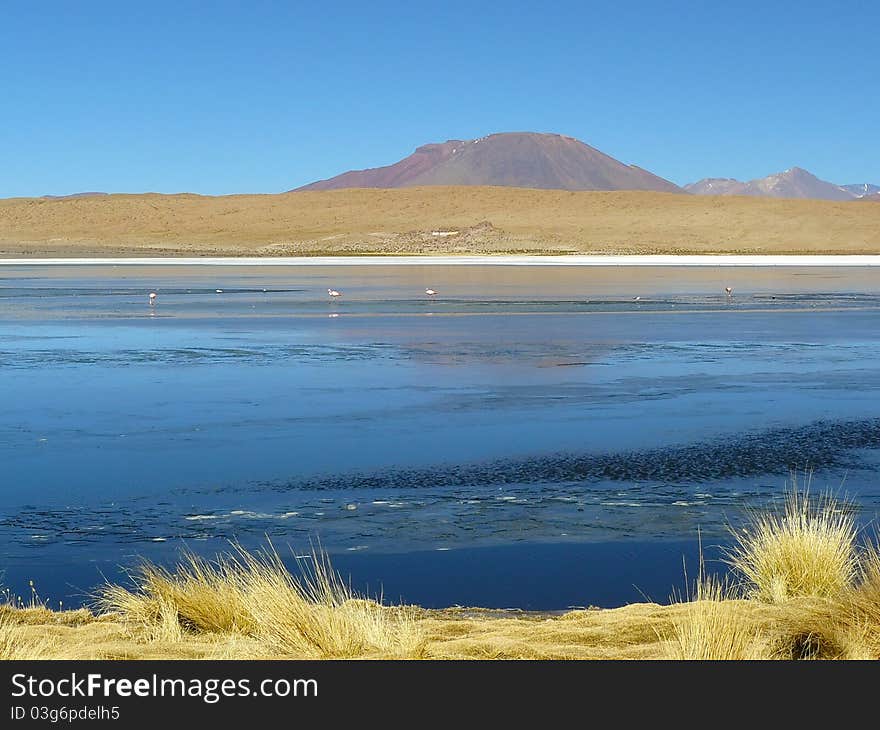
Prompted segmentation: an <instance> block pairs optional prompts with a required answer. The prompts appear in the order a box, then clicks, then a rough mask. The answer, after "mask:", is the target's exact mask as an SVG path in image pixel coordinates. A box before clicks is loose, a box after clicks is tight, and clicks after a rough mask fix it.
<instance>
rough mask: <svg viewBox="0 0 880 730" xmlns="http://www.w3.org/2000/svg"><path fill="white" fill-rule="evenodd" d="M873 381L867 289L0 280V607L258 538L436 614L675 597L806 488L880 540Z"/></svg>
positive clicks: (836, 280) (778, 280) (37, 270)
mask: <svg viewBox="0 0 880 730" xmlns="http://www.w3.org/2000/svg"><path fill="white" fill-rule="evenodd" d="M725 286H732V287H733V290H734V293H733V296H732V297H727V296H726V295H725V294H724V287H725ZM328 287H333V288H336V289H339V290H340V291H342V296H341V297H340V298H339V299H338V300H337V301H330V300H329V299H328V297H327V296H326V290H327V288H328ZM426 287H432V288H434V289H437V290H438V292H439V294H438V295H437V296H436V297H434V298H429V297H426V296H425V295H424V289H425V288H426ZM218 289H220V290H221V291H220V292H218V291H217V290H218ZM151 290H155V291H157V292H158V294H159V296H158V304H157V306H156V307H154V308H151V307H149V306H148V305H147V298H146V294H147V292H149V291H151ZM636 297H638V299H636ZM878 362H880V272H878V271H876V270H870V269H858V268H856V269H827V268H810V269H807V268H773V269H767V268H761V269H759V268H737V269H722V268H721V267H700V268H688V269H684V268H681V269H679V268H670V267H664V268H651V267H638V268H634V267H620V268H610V269H609V268H593V267H552V266H551V267H500V266H443V265H436V264H435V265H425V266H370V267H352V266H319V267H316V266H310V267H303V268H297V267H273V266H265V267H214V266H185V267H183V266H181V267H174V266H162V267H149V266H127V265H115V266H76V267H69V266H57V267H56V266H14V267H13V266H5V267H4V266H0V403H2V412H0V465H2V466H0V468H2V472H0V490H2V502H0V550H2V554H3V555H4V566H5V568H6V580H5V582H6V584H8V585H10V586H12V588H13V589H14V590H16V591H18V592H22V589H21V586H22V585H24V586H26V585H27V583H26V580H27V579H29V578H33V579H34V580H35V581H36V583H37V586H38V588H39V589H40V591H41V593H43V594H44V595H48V596H50V597H51V598H53V599H59V598H63V599H64V600H65V602H66V603H68V604H69V603H70V602H71V601H76V600H81V599H82V595H83V594H84V593H85V592H87V591H88V589H89V588H90V587H91V586H93V585H94V584H95V583H96V582H97V581H99V580H100V579H101V575H102V574H106V575H108V576H109V577H115V574H116V570H117V566H118V565H120V564H126V565H130V564H132V562H134V561H135V560H136V559H137V557H138V556H144V557H149V558H153V559H156V560H168V559H170V558H171V557H173V555H175V554H176V553H177V552H178V551H179V549H180V548H181V547H183V546H187V547H189V548H190V549H193V550H195V551H198V552H203V553H205V554H213V553H215V552H216V551H217V550H221V549H223V548H224V547H225V546H226V545H227V541H228V540H230V539H238V540H240V541H241V542H243V543H244V544H246V545H257V544H259V543H260V542H261V541H263V540H264V539H265V536H267V535H268V536H270V537H271V539H272V540H273V541H274V543H275V544H276V545H278V546H285V545H287V544H289V545H291V547H292V548H293V551H294V552H306V551H307V550H308V547H309V541H310V540H316V539H319V540H320V541H321V543H322V544H323V545H324V547H325V548H326V549H328V550H329V551H330V552H331V553H332V554H333V556H334V560H335V562H336V563H337V564H338V565H339V566H340V567H342V568H343V570H346V571H348V570H350V571H351V572H352V573H353V574H354V578H355V582H356V583H359V584H360V583H367V582H368V583H369V585H370V586H371V588H373V589H374V590H376V589H378V588H379V587H380V586H382V587H384V589H385V594H386V596H389V597H393V598H398V597H402V598H403V599H405V600H411V601H415V602H419V603H422V604H424V605H447V604H449V603H453V602H459V603H471V604H474V603H479V604H481V605H517V606H521V607H528V608H541V609H553V608H564V607H566V606H568V605H589V604H597V605H614V604H616V603H623V602H626V601H630V600H639V598H641V597H642V594H647V595H650V596H651V597H652V598H655V599H659V600H663V599H664V598H666V597H667V596H668V593H669V592H670V591H671V590H672V588H673V587H678V588H681V587H682V584H683V574H682V563H681V557H682V554H685V555H687V556H689V557H690V558H691V559H693V557H694V555H695V552H696V535H697V531H698V530H699V531H700V532H701V534H702V536H703V541H704V543H706V544H707V545H712V544H715V543H718V542H722V541H723V540H724V538H725V526H726V525H727V524H728V523H731V522H732V523H736V522H737V521H738V520H739V519H741V517H742V512H743V509H744V508H746V507H749V506H757V507H761V506H765V505H767V504H768V503H769V502H772V501H773V500H775V499H778V498H779V497H780V496H781V494H782V490H783V488H784V485H785V483H786V480H787V479H788V477H789V474H790V472H791V471H792V470H797V471H798V472H800V473H801V474H802V473H803V472H804V471H805V470H812V472H813V476H812V481H813V488H814V489H832V490H835V491H838V492H842V493H846V494H847V495H849V496H850V497H851V498H852V499H853V500H854V502H855V503H856V504H857V506H858V507H859V508H860V519H861V520H862V521H863V522H864V523H866V524H867V523H868V522H870V521H871V520H873V518H874V515H875V513H876V511H877V509H878V506H880V485H878V480H877V476H878V475H877V472H876V468H877V466H878V464H880V460H878V457H880V450H878V447H880V420H878V419H880V409H878V404H880V398H878V388H880V365H878ZM709 551H710V554H711V553H712V550H711V548H709ZM563 568H564V570H563ZM520 578H521V579H520ZM615 585H618V586H619V587H618V588H615V587H614V586H615ZM634 586H635V588H634ZM455 596H460V597H459V598H456V597H455Z"/></svg>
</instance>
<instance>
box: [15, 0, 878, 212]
mask: <svg viewBox="0 0 880 730" xmlns="http://www.w3.org/2000/svg"><path fill="white" fill-rule="evenodd" d="M878 38H880V4H878V3H876V2H859V1H858V0H851V1H849V2H845V3H832V2H824V3H815V4H814V3H810V2H808V1H803V0H802V1H801V2H772V1H770V2H767V1H766V0H765V1H764V2H751V1H746V2H743V1H740V2H736V3H702V2H693V3H684V2H665V3H660V2H640V1H639V0H632V1H631V2H628V3H609V2H602V3H595V4H591V3H589V2H583V1H581V2H557V3H554V4H547V5H544V4H539V3H535V2H534V1H533V0H531V1H529V2H518V1H513V2H510V1H508V2H504V3H497V4H495V5H493V6H488V7H487V6H486V5H485V4H481V3H474V2H466V3H465V2H457V1H453V2H444V3H419V2H412V1H410V2H384V1H382V0H376V1H374V2H366V3H362V2H337V3H333V2H325V3H297V2H292V1H291V2H267V1H263V0H256V1H254V0H252V1H250V2H245V1H244V0H242V1H241V2H224V1H222V0H215V1H214V2H188V1H187V0H175V1H174V2H166V1H165V0H154V1H153V2H150V3H133V2H132V3H128V2H119V1H118V0H116V1H114V2H100V1H90V0H84V1H83V2H76V3H75V2H53V1H47V2H30V3H28V2H17V3H5V4H4V8H3V11H2V16H0V48H2V56H0V59H2V63H0V197H9V196H18V195H43V194H46V193H54V194H66V193H72V192H76V191H85V190H103V191H111V192H139V191H147V190H152V191H160V192H178V191H191V192H198V193H207V194H217V193H233V192H276V191H281V190H287V189H290V188H293V187H296V186H298V185H301V184H304V183H306V182H310V181H312V180H315V179H319V178H324V177H329V176H332V175H334V174H336V173H339V172H342V171H344V170H346V169H349V168H360V167H373V166H378V165H382V164H389V163H391V162H394V161H396V160H398V159H399V158H401V157H403V156H405V155H407V154H409V153H410V152H411V151H412V150H413V149H414V148H415V147H416V146H418V145H419V144H422V143H425V142H429V141H443V140H446V139H450V138H465V139H470V138H474V137H479V136H482V135H484V134H489V133H492V132H502V131H542V132H560V133H563V134H569V135H572V136H574V137H577V138H579V139H581V140H583V141H585V142H587V143H588V144H591V145H593V146H595V147H598V148H599V149H601V150H602V151H604V152H607V153H608V154H610V155H612V156H614V157H616V158H618V159H620V160H622V161H624V162H629V163H635V164H638V165H640V166H642V167H645V168H647V169H649V170H651V171H652V172H655V173H656V174H658V175H662V176H664V177H666V178H669V179H670V180H673V181H674V182H677V183H685V182H690V181H693V180H695V179H698V178H701V177H707V176H713V177H714V176H721V177H737V178H741V179H749V178H754V177H760V176H764V175H766V174H769V173H771V172H777V171H779V170H782V169H785V168H788V167H791V166H793V165H799V166H801V167H805V168H807V169H809V170H811V171H812V172H814V173H815V174H817V175H819V176H820V177H822V178H825V179H828V180H832V181H834V182H838V183H854V182H864V181H870V182H875V183H880V138H878V128H880V74H878V66H880V60H878V46H880V41H878Z"/></svg>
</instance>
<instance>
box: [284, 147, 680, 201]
mask: <svg viewBox="0 0 880 730" xmlns="http://www.w3.org/2000/svg"><path fill="white" fill-rule="evenodd" d="M418 185H497V186H502V187H518V188H540V189H549V190H654V191H659V192H669V193H680V192H682V189H681V188H680V187H678V186H677V185H675V184H674V183H671V182H669V180H664V179H663V178H662V177H658V176H657V175H654V174H652V173H650V172H648V171H647V170H643V169H642V168H640V167H636V166H635V165H625V164H624V163H622V162H619V161H618V160H615V159H614V158H613V157H609V156H608V155H606V154H605V153H604V152H600V151H599V150H597V149H594V148H593V147H590V146H589V145H586V144H584V143H583V142H580V141H578V140H576V139H574V138H573V137H566V136H563V135H560V134H535V133H530V132H510V133H505V134H492V135H489V136H488V137H481V138H480V139H472V140H461V139H453V140H449V141H447V142H441V143H437V144H426V145H424V146H422V147H419V148H418V149H417V150H416V151H415V152H413V154H411V155H410V156H409V157H405V158H404V159H402V160H400V161H399V162H396V163H394V164H393V165H388V166H386V167H376V168H373V169H369V170H352V171H350V172H345V173H343V174H341V175H337V176H336V177H332V178H330V179H329V180H320V181H318V182H314V183H312V184H310V185H305V186H304V187H301V188H298V190H336V189H339V188H403V187H415V186H418Z"/></svg>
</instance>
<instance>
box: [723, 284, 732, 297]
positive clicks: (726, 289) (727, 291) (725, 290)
mask: <svg viewBox="0 0 880 730" xmlns="http://www.w3.org/2000/svg"><path fill="white" fill-rule="evenodd" d="M724 293H725V294H727V296H729V297H732V296H733V289H732V288H731V287H729V286H726V287H724Z"/></svg>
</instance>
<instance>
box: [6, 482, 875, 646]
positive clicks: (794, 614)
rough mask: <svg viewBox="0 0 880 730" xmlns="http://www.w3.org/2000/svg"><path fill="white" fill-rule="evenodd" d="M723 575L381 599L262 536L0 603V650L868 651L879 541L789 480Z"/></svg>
mask: <svg viewBox="0 0 880 730" xmlns="http://www.w3.org/2000/svg"><path fill="white" fill-rule="evenodd" d="M734 536H735V538H736V541H737V542H736V545H735V547H734V548H733V549H732V550H731V552H730V560H731V564H732V568H733V571H734V576H735V578H739V579H741V580H740V582H737V581H736V580H734V582H733V583H732V584H728V583H726V582H722V581H721V580H720V579H718V578H716V577H714V576H711V575H706V574H705V573H704V572H703V571H702V570H701V574H700V576H699V577H698V579H697V581H696V585H695V587H694V590H693V592H692V595H690V596H688V597H686V598H685V599H683V600H677V601H673V602H672V603H671V604H669V605H666V606H661V605H658V604H652V603H642V604H633V605H629V606H624V607H622V608H618V609H591V610H578V611H571V612H568V613H565V614H562V615H548V614H532V613H527V612H516V611H495V610H490V609H466V608H450V609H445V610H440V611H438V610H426V609H422V608H419V607H415V606H387V605H383V604H382V603H381V602H379V601H375V600H372V599H370V598H368V597H365V596H360V595H357V594H356V593H355V592H354V591H352V589H351V588H350V586H349V585H348V584H347V583H345V581H343V580H342V578H341V577H340V576H339V575H338V574H337V573H336V572H335V571H334V570H333V569H332V567H331V566H330V564H329V562H328V561H327V559H326V557H325V556H324V555H323V554H322V553H320V552H316V553H315V554H314V555H313V559H312V560H311V561H310V562H309V563H307V564H306V565H305V567H304V569H303V570H302V571H301V573H300V574H294V573H292V572H291V571H289V570H288V568H287V567H286V566H285V565H284V563H283V562H282V560H281V558H280V557H279V555H278V553H277V552H276V551H275V550H274V548H272V547H271V546H269V547H268V548H266V549H264V550H261V551H257V552H254V553H249V552H246V551H245V550H243V549H240V548H236V549H235V550H234V551H233V552H232V553H231V554H229V555H225V556H222V557H220V558H218V559H217V560H215V561H206V560H203V559H201V558H198V557H195V556H192V555H186V556H184V557H183V558H182V559H181V561H180V562H179V564H178V565H177V566H176V567H175V568H174V569H172V570H168V569H165V568H161V567H157V566H154V565H150V564H145V565H142V566H140V567H139V568H138V569H136V570H135V571H134V572H133V573H132V575H131V578H132V585H131V586H120V585H115V584H107V585H105V586H103V587H102V588H101V589H100V590H99V591H98V594H97V596H96V601H95V605H94V607H93V609H92V610H87V609H79V610H77V611H51V610H49V609H48V608H46V607H45V606H43V605H41V604H40V603H39V602H37V601H30V602H29V603H28V604H20V603H19V604H15V603H7V604H6V605H3V606H0V658H2V659H18V658H94V659H138V658H140V659H147V658H170V659H193V658H225V659H237V658H249V659H250V658H403V659H422V658H431V659H514V658H522V659H557V658H558V659H876V658H880V548H878V547H877V546H876V545H874V544H871V545H868V546H864V547H860V546H859V545H858V542H857V540H856V537H857V532H856V529H855V522H854V517H853V515H852V512H851V511H849V510H847V509H846V507H845V505H844V504H843V503H842V502H840V501H837V500H835V499H831V498H830V497H827V496H822V497H820V498H818V499H814V498H811V497H810V496H809V495H808V494H807V493H806V492H798V491H797V489H793V490H792V492H791V493H790V494H789V495H788V496H787V499H786V501H785V504H784V505H783V507H782V508H781V510H780V511H779V512H778V513H772V512H767V513H760V514H757V513H756V514H755V515H754V516H753V519H752V520H751V523H750V524H749V525H748V526H747V527H746V528H743V529H742V530H737V531H735V532H734Z"/></svg>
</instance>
